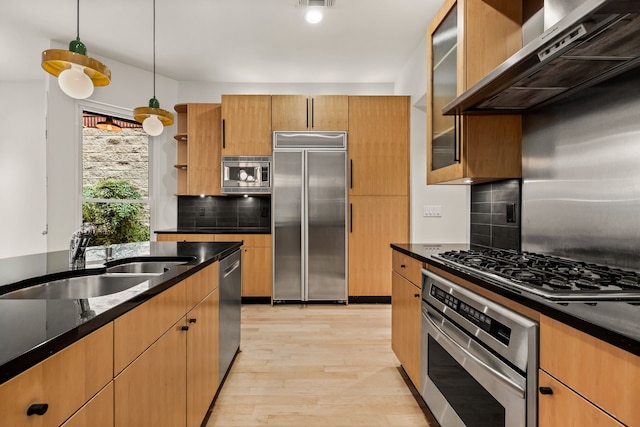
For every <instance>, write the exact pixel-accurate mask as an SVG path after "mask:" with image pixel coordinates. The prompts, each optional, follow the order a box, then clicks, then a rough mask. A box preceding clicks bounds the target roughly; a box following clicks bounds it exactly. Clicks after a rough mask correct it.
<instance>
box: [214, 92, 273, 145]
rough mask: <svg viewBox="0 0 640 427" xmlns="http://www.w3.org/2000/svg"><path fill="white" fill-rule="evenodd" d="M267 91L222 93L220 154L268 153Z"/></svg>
mask: <svg viewBox="0 0 640 427" xmlns="http://www.w3.org/2000/svg"><path fill="white" fill-rule="evenodd" d="M271 147H272V140H271V95H222V155H223V156H270V155H271V152H272V148H271Z"/></svg>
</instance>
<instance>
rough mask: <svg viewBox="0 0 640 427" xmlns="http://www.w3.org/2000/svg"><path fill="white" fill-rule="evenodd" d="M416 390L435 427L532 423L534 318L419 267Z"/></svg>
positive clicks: (520, 426)
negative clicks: (418, 375) (419, 333)
mask: <svg viewBox="0 0 640 427" xmlns="http://www.w3.org/2000/svg"><path fill="white" fill-rule="evenodd" d="M422 272H423V274H422V280H423V283H422V339H421V346H422V348H421V350H422V353H421V354H422V361H421V382H420V384H421V390H420V394H421V395H422V397H423V399H424V400H425V402H426V404H427V406H428V407H429V409H430V410H431V412H432V413H433V415H434V416H435V418H436V419H437V420H438V422H439V423H440V424H441V425H442V426H443V427H501V426H504V427H535V426H536V425H537V424H536V423H537V414H536V412H537V393H536V385H537V360H538V357H537V354H538V350H537V340H538V325H537V323H536V322H534V321H532V320H530V319H528V318H525V317H523V316H521V315H520V314H518V313H515V312H513V311H511V310H509V309H507V308H505V307H503V306H501V305H498V304H496V303H494V302H493V301H489V300H488V299H486V298H484V297H482V296H480V295H478V294H476V293H474V292H471V291H469V290H468V289H465V288H463V287H462V286H460V285H457V284H456V283H453V282H451V281H450V280H447V279H445V278H443V277H441V276H439V275H437V274H434V273H433V272H431V271H427V270H423V271H422Z"/></svg>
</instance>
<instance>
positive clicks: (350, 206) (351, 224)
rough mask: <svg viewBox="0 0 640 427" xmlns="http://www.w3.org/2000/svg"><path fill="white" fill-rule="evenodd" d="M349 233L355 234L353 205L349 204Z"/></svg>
mask: <svg viewBox="0 0 640 427" xmlns="http://www.w3.org/2000/svg"><path fill="white" fill-rule="evenodd" d="M349 233H353V203H349Z"/></svg>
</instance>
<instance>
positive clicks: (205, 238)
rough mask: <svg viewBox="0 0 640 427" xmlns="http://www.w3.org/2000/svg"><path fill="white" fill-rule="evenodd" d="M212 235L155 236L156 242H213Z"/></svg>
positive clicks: (166, 234) (174, 234)
mask: <svg viewBox="0 0 640 427" xmlns="http://www.w3.org/2000/svg"><path fill="white" fill-rule="evenodd" d="M213 236H214V235H213V234H197V233H191V234H179V233H160V234H156V240H157V241H158V242H213V241H214V239H213Z"/></svg>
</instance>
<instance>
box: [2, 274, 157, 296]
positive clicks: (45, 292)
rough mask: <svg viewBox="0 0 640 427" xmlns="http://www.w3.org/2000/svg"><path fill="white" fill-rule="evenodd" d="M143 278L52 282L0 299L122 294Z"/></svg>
mask: <svg viewBox="0 0 640 427" xmlns="http://www.w3.org/2000/svg"><path fill="white" fill-rule="evenodd" d="M148 279H149V277H145V276H122V275H105V274H98V275H92V276H80V277H71V278H67V279H59V280H52V281H49V282H45V283H40V284H37V285H33V286H29V287H28V288H24V289H18V290H16V291H13V292H9V293H6V294H4V295H0V299H81V298H93V297H99V296H103V295H109V294H115V293H116V292H122V291H124V290H126V289H129V288H131V287H133V286H136V285H139V284H140V283H142V282H144V281H146V280H148Z"/></svg>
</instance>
